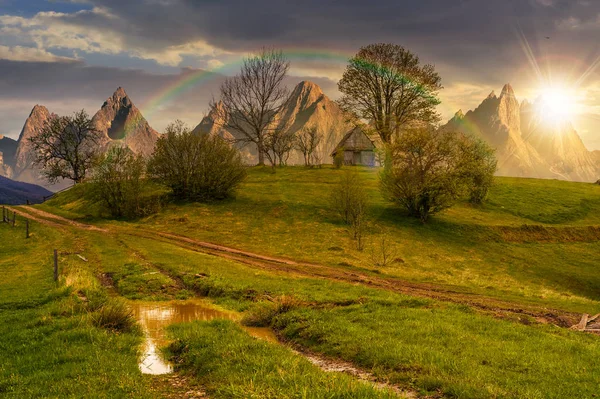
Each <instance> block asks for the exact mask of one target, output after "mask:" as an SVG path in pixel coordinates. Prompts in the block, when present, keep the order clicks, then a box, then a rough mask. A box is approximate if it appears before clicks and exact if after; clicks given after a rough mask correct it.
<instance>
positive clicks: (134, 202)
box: [92, 146, 157, 218]
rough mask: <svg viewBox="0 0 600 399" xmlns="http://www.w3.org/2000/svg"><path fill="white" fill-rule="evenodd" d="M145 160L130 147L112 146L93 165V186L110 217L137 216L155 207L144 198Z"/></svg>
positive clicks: (143, 214) (151, 210) (154, 204)
mask: <svg viewBox="0 0 600 399" xmlns="http://www.w3.org/2000/svg"><path fill="white" fill-rule="evenodd" d="M145 171H146V161H145V160H144V158H143V157H142V156H141V155H137V156H136V155H135V154H134V153H133V152H132V151H131V150H130V149H129V148H127V147H120V146H114V147H111V148H110V149H109V150H108V152H107V153H106V154H105V155H104V156H103V157H102V158H101V160H100V162H99V163H98V165H97V166H96V167H95V168H94V171H93V175H92V183H93V184H92V187H93V192H94V196H95V197H96V198H98V199H99V200H100V201H101V202H102V204H103V205H104V207H105V208H106V210H108V212H109V213H110V214H111V215H112V216H113V217H118V218H120V217H128V218H131V217H139V216H145V215H147V214H149V213H151V212H153V211H155V210H157V209H156V208H157V207H156V205H157V203H156V202H155V203H153V204H151V203H150V202H149V201H143V199H142V194H143V191H144V187H145V186H146V181H145V180H144V179H143V178H144V173H145Z"/></svg>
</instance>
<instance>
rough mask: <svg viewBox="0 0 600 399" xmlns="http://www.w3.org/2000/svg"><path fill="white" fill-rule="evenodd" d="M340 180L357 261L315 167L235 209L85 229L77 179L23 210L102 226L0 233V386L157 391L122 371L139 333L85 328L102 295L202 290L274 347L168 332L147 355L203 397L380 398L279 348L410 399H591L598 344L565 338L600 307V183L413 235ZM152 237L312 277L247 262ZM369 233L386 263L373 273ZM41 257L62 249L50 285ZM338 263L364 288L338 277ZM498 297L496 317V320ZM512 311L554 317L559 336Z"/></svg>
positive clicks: (410, 226) (540, 195)
mask: <svg viewBox="0 0 600 399" xmlns="http://www.w3.org/2000/svg"><path fill="white" fill-rule="evenodd" d="M358 171H359V173H360V176H361V178H362V181H363V184H364V186H365V188H366V189H367V191H368V194H369V198H370V203H369V212H368V216H369V225H368V229H367V235H366V245H365V249H364V250H363V251H359V250H357V249H356V245H355V242H354V241H353V240H352V239H351V237H350V234H349V232H348V228H347V226H345V225H344V224H343V223H341V221H340V220H339V217H338V216H337V215H336V214H335V212H333V211H332V210H331V207H330V205H329V200H328V198H329V193H330V192H331V189H332V187H333V186H334V185H335V184H336V182H337V181H338V180H339V178H340V177H341V174H342V173H344V171H343V170H336V169H331V168H328V167H325V168H322V169H305V168H300V167H288V168H282V169H278V170H277V172H276V173H274V174H273V173H271V171H270V169H266V168H265V169H261V168H253V169H251V170H250V171H249V176H248V178H247V180H246V181H245V182H244V183H243V184H242V186H241V187H240V188H239V190H238V192H237V193H236V197H235V198H233V199H230V200H227V201H223V202H215V203H207V204H201V203H194V204H176V203H166V205H165V206H164V208H163V209H162V210H161V211H160V212H159V213H157V214H155V215H152V216H149V217H146V218H143V219H140V220H135V221H131V220H129V221H125V220H109V219H106V218H103V217H102V216H103V215H101V212H100V208H99V206H98V204H95V203H93V202H90V201H88V200H86V196H85V189H86V187H85V186H78V187H76V188H74V189H71V190H69V191H66V192H64V193H62V194H60V195H58V196H57V197H55V198H54V199H52V200H50V201H48V202H46V203H45V204H43V205H40V206H36V208H38V209H40V210H43V211H46V212H49V213H53V214H56V215H60V216H62V217H66V218H69V219H73V220H76V221H78V222H81V223H88V224H93V225H95V226H98V227H100V228H103V229H105V231H96V230H89V229H88V230H86V229H82V228H78V227H77V226H71V225H66V224H65V225H62V224H58V225H42V224H40V223H37V222H34V223H32V232H33V236H32V237H31V238H30V239H28V240H26V239H25V238H24V231H23V225H22V222H21V224H19V225H18V226H17V227H15V228H12V227H10V226H8V225H6V224H1V225H0V240H1V242H2V243H3V246H2V248H3V254H2V256H1V257H0V276H1V277H2V278H1V279H0V319H1V323H0V330H1V331H0V333H1V336H2V337H3V339H2V341H1V342H0V356H2V359H3V361H2V362H0V392H1V393H2V394H3V395H4V394H5V395H7V397H86V395H87V397H114V398H118V397H173V396H169V395H172V393H171V394H170V393H169V392H170V391H171V389H170V387H169V386H168V383H167V382H164V381H163V380H162V379H158V380H157V379H156V378H155V377H149V376H145V375H142V374H141V373H140V372H139V370H138V367H137V358H138V356H139V352H140V349H139V348H140V344H141V342H142V334H141V332H140V331H139V328H137V327H136V326H132V327H131V328H128V329H124V330H114V329H110V328H106V327H105V326H99V325H98V322H97V320H98V317H97V316H98V314H99V312H102V311H103V310H102V309H103V307H108V306H109V305H110V304H111V303H112V302H113V301H117V300H118V299H119V298H120V297H122V298H126V299H130V300H146V301H148V300H150V301H165V300H175V299H185V298H190V297H192V296H202V297H206V298H208V299H209V300H211V301H212V302H214V304H215V305H216V306H220V307H223V308H227V309H231V310H235V311H238V312H241V315H240V317H241V318H242V322H243V323H246V324H250V325H260V326H268V327H270V328H271V329H272V330H273V331H274V332H275V333H276V334H277V335H278V337H279V338H280V341H281V345H277V344H273V343H268V342H263V341H259V340H257V339H255V338H252V337H250V336H248V335H247V334H246V333H245V332H244V331H243V330H242V329H240V328H239V326H237V325H236V324H235V323H232V322H226V321H213V322H208V323H207V322H194V323H186V324H181V325H175V326H173V327H172V328H171V329H170V334H171V338H172V343H171V344H170V345H169V346H168V347H167V348H164V351H165V355H166V356H168V357H169V358H171V359H172V360H173V361H174V363H175V364H176V374H177V375H180V376H183V377H184V378H186V381H187V383H188V384H190V385H191V386H196V387H202V388H203V389H204V390H205V391H206V392H207V394H208V396H209V397H211V398H213V397H214V398H248V397H252V398H371V397H373V398H384V397H394V395H396V394H394V393H393V391H389V390H386V389H383V390H382V389H376V388H374V387H373V386H371V384H369V383H364V382H361V381H358V380H357V379H356V378H355V377H353V376H349V375H345V374H342V373H330V372H324V371H322V370H320V369H319V368H317V367H315V366H313V365H311V364H310V363H309V362H308V361H307V360H306V359H304V358H303V356H301V355H300V354H297V353H296V352H293V351H291V349H290V348H289V346H293V347H295V348H298V349H302V350H307V351H310V352H314V353H316V354H320V355H323V356H326V357H328V358H331V359H342V360H344V361H346V362H350V363H352V364H354V365H355V366H357V367H359V368H361V369H363V370H365V371H367V372H369V373H371V374H372V375H373V376H374V378H377V379H378V381H380V382H384V383H387V384H391V385H394V386H396V387H399V388H401V389H403V390H407V391H411V392H414V395H415V396H416V397H434V398H439V397H448V398H566V397H578V398H592V397H595V396H594V395H597V386H598V384H599V383H600V365H599V364H598V362H597V361H596V357H597V355H596V354H597V353H598V351H599V350H600V339H598V337H597V336H595V335H591V334H588V333H581V332H576V331H571V330H569V329H568V328H564V326H568V325H569V323H572V324H574V323H575V322H576V321H577V317H578V315H579V314H580V313H589V314H595V313H599V312H600V288H599V287H600V274H599V273H598V272H597V263H598V259H599V258H600V243H599V240H600V232H599V231H600V227H599V226H600V221H599V219H600V212H599V211H600V200H599V199H600V186H596V185H592V184H583V183H567V182H559V181H541V180H534V179H516V178H497V179H496V184H495V186H494V187H493V189H492V191H491V193H490V196H489V200H488V201H487V202H486V203H485V204H484V205H482V206H478V207H474V206H472V205H470V204H468V203H458V204H456V206H454V207H453V208H451V209H449V210H447V211H445V212H443V213H441V214H439V215H435V216H434V217H433V218H432V219H431V220H430V221H429V222H428V223H427V224H422V223H421V222H419V221H417V220H413V219H411V218H408V217H407V216H406V215H405V214H404V212H403V211H402V210H400V209H398V208H395V207H394V206H393V205H392V204H390V203H388V202H386V201H385V200H384V199H383V198H382V197H381V194H380V192H379V189H378V170H377V169H370V168H359V169H358ZM24 211H26V210H24ZM32 215H34V214H33V213H32ZM38 217H39V216H38ZM19 220H22V219H21V218H19ZM159 233H160V234H164V233H170V234H174V235H177V236H183V237H186V238H190V239H194V240H198V241H202V242H208V243H213V244H220V245H224V246H227V247H231V248H236V249H240V250H245V251H250V252H253V253H256V254H260V255H264V256H271V257H280V258H286V259H290V260H294V261H298V262H304V263H307V264H315V265H321V266H323V267H325V268H327V269H326V270H328V272H327V273H325V274H322V275H317V274H315V273H313V272H312V271H311V270H313V269H310V268H308V267H307V269H306V270H303V269H302V267H301V266H300V267H299V268H298V269H297V270H295V271H290V270H287V269H286V268H284V267H281V268H266V267H261V265H259V264H253V263H252V262H250V261H243V259H242V260H240V259H237V258H227V257H225V256H218V255H215V254H211V253H206V252H205V251H202V250H199V249H198V248H197V247H194V246H193V245H191V244H185V243H182V242H179V243H178V242H175V241H174V240H166V239H162V238H161V237H160V236H159ZM382 237H385V238H386V239H387V240H389V242H390V243H391V244H392V245H391V246H392V249H391V251H393V255H394V256H393V258H394V261H393V262H391V263H390V264H388V265H386V266H377V265H376V262H375V261H374V259H375V257H376V256H377V251H378V249H377V248H378V246H377V245H378V242H380V241H381V239H382ZM53 248H58V249H59V252H60V254H61V255H60V261H61V262H60V264H61V279H60V281H59V283H58V284H56V283H54V282H53V281H52V249H53ZM77 254H79V255H81V256H83V257H84V258H85V259H86V260H87V261H82V260H81V258H79V257H78V256H77ZM314 270H317V269H314ZM323 270H325V269H323ZM336 271H339V273H345V274H344V275H360V276H362V278H363V280H360V281H358V280H357V281H347V280H344V279H340V278H336V276H337V275H336V274H335V273H336ZM328 273H329V274H328ZM369 279H372V280H373V281H380V282H386V281H394V282H396V283H398V284H399V285H402V284H404V285H406V286H407V287H412V288H415V290H414V292H412V291H410V290H408V291H407V292H399V291H398V290H393V289H386V287H385V286H383V285H381V286H376V285H375V284H370V283H369V281H368V280H369ZM101 283H103V284H104V285H102V284H101ZM106 285H110V287H106ZM427 291H431V292H434V293H435V292H439V293H443V294H444V295H446V296H444V295H442V296H437V295H428V294H427ZM448 298H450V299H451V300H446V299H448ZM462 298H465V300H464V301H462ZM473 298H476V299H477V303H478V304H479V305H478V306H471V305H472V303H471V302H472V301H471V299H473ZM467 299H468V300H467ZM498 303H502V304H503V306H504V308H503V309H508V308H514V309H513V310H514V311H513V312H496V311H495V309H496V304H498ZM486 304H488V305H489V306H487V307H486V306H485V305H486ZM523 309H525V310H528V311H530V310H531V311H534V312H533V313H539V314H544V313H545V312H550V313H553V314H555V315H560V317H563V323H562V324H563V326H557V325H555V324H557V323H553V322H548V321H547V320H538V319H536V317H533V316H530V315H529V313H527V312H523V313H519V310H523ZM72 381H77V382H78V383H73V382H72Z"/></svg>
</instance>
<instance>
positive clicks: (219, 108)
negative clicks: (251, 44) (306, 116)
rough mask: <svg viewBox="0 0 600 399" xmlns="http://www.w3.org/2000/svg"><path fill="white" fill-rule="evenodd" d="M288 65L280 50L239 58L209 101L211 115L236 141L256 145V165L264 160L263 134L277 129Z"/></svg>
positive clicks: (286, 94)
mask: <svg viewBox="0 0 600 399" xmlns="http://www.w3.org/2000/svg"><path fill="white" fill-rule="evenodd" d="M289 67H290V63H289V61H288V60H287V59H286V58H285V57H284V55H283V53H282V52H281V51H276V50H272V49H271V50H269V49H263V50H262V51H261V52H260V53H259V54H258V55H255V56H252V57H249V58H247V59H245V60H244V61H243V63H242V68H241V71H240V73H239V74H238V75H237V76H234V77H232V78H228V79H226V80H225V82H224V83H223V84H222V85H221V101H220V102H216V101H214V100H213V101H212V103H211V105H210V106H211V111H212V112H213V113H214V114H216V116H217V118H215V119H216V120H219V121H220V123H221V125H222V126H221V127H222V128H225V129H228V130H230V131H232V132H233V133H234V136H236V141H238V142H241V143H246V144H248V143H253V144H255V145H256V148H257V151H258V164H259V165H264V163H265V152H266V148H265V138H266V136H267V135H268V134H269V133H271V132H273V131H274V130H276V129H277V126H276V124H277V121H276V117H277V113H278V112H279V110H280V109H281V108H282V107H283V106H284V104H285V102H286V101H287V99H288V90H287V88H286V87H285V86H284V85H283V80H284V78H285V77H286V75H287V72H288V70H289Z"/></svg>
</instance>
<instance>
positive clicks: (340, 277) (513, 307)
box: [11, 206, 581, 327]
mask: <svg viewBox="0 0 600 399" xmlns="http://www.w3.org/2000/svg"><path fill="white" fill-rule="evenodd" d="M11 209H13V210H15V211H17V213H18V214H20V215H22V216H25V217H31V218H32V219H33V220H36V221H38V222H40V223H45V224H48V225H50V226H54V227H74V228H79V229H85V230H91V231H100V232H105V233H110V234H113V235H116V236H118V235H128V236H134V237H139V238H144V239H148V240H155V241H160V242H164V243H168V244H172V245H175V246H177V247H179V248H183V249H187V250H191V251H195V252H200V253H204V254H208V255H213V256H218V257H221V258H224V259H228V260H232V261H236V262H240V263H243V264H245V265H248V266H251V267H254V268H260V269H264V270H268V271H275V272H283V273H287V274H292V275H296V276H302V277H310V278H320V279H328V280H335V281H341V282H347V283H351V284H361V285H365V286H368V287H371V288H378V289H384V290H388V291H393V292H397V293H400V294H404V295H409V296H416V297H421V298H429V299H435V300H439V301H443V302H451V303H456V304H462V305H468V306H470V307H472V308H474V309H476V310H479V311H481V312H483V313H486V314H489V315H492V316H494V317H498V318H505V319H510V320H515V321H520V322H523V323H532V322H538V323H549V324H554V325H557V326H559V327H571V326H572V325H574V324H576V323H577V322H578V321H579V320H580V318H581V314H578V313H574V312H567V311H562V310H558V309H550V308H546V307H543V306H539V305H530V304H522V303H514V302H508V301H504V300H500V299H496V298H492V297H487V296H484V295H480V294H474V293H469V292H461V291H457V290H453V289H452V288H449V287H444V286H439V285H435V284H429V283H414V282H410V281H405V280H401V279H398V278H394V277H387V276H383V275H374V274H368V273H364V272H360V271H355V270H345V269H343V268H342V267H332V266H326V265H320V264H316V263H310V262H302V261H296V260H293V259H289V258H283V257H274V256H268V255H262V254H257V253H254V252H250V251H244V250H241V249H237V248H232V247H229V246H224V245H219V244H214V243H210V242H205V241H201V240H196V239H193V238H190V237H185V236H181V235H177V234H173V233H165V232H158V231H154V230H149V229H143V228H135V229H131V228H129V229H128V228H122V227H110V228H99V227H96V226H93V225H88V224H83V223H79V222H76V221H73V220H70V219H67V218H63V217H61V216H58V215H54V214H51V213H49V212H44V211H41V210H39V209H36V208H32V207H30V206H20V207H17V208H15V207H13V208H11ZM171 277H172V276H171ZM532 319H533V320H532Z"/></svg>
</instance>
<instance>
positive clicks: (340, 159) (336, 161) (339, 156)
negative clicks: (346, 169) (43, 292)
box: [333, 148, 344, 169]
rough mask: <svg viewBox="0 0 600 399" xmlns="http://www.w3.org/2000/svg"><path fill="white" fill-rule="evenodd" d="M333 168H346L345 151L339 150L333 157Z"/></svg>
mask: <svg viewBox="0 0 600 399" xmlns="http://www.w3.org/2000/svg"><path fill="white" fill-rule="evenodd" d="M333 166H334V167H335V168H336V169H340V168H341V167H342V166H344V149H343V148H342V149H339V150H338V151H337V152H336V153H335V155H334V156H333Z"/></svg>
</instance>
